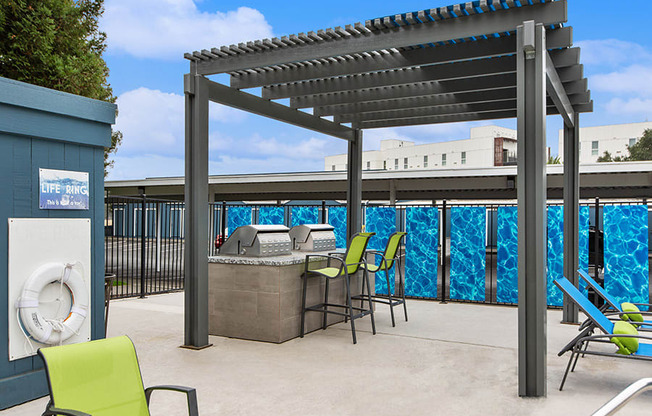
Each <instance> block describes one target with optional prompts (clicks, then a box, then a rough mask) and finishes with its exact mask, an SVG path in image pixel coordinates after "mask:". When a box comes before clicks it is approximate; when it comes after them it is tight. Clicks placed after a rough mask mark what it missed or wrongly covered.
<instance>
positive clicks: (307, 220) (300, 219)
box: [292, 207, 319, 227]
mask: <svg viewBox="0 0 652 416" xmlns="http://www.w3.org/2000/svg"><path fill="white" fill-rule="evenodd" d="M318 223H319V208H317V207H292V227H294V226H295V225H301V224H318Z"/></svg>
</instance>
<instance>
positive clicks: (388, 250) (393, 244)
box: [380, 231, 407, 270]
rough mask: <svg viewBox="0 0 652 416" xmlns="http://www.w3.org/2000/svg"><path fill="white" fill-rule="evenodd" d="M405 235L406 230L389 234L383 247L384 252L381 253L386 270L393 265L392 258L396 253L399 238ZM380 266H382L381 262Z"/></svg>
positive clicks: (399, 243)
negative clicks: (385, 263)
mask: <svg viewBox="0 0 652 416" xmlns="http://www.w3.org/2000/svg"><path fill="white" fill-rule="evenodd" d="M406 235H407V233H406V232H402V231H399V232H395V233H394V234H392V235H390V236H389V239H388V240H387V246H386V247H385V252H384V253H383V256H384V257H385V261H386V262H387V270H389V269H391V268H392V266H393V265H394V259H396V253H397V252H398V248H399V247H400V245H401V239H402V238H403V237H405V236H406ZM380 267H381V268H384V266H383V265H382V264H381V265H380Z"/></svg>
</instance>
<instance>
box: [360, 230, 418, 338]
mask: <svg viewBox="0 0 652 416" xmlns="http://www.w3.org/2000/svg"><path fill="white" fill-rule="evenodd" d="M406 235H407V233H405V232H395V233H394V234H392V235H390V236H389V238H388V239H387V246H385V251H384V252H382V253H381V252H380V251H375V250H367V253H371V254H373V255H374V256H375V257H376V258H378V257H380V262H379V264H378V265H376V264H370V263H366V264H364V265H363V266H362V267H365V268H366V269H367V270H368V271H369V272H371V273H377V272H378V271H384V272H385V279H387V295H383V294H381V295H378V294H377V295H372V296H371V299H372V301H374V302H377V303H382V304H385V305H389V312H390V314H391V316H392V326H396V323H395V321H394V306H398V305H400V304H403V314H404V315H405V321H406V322H407V320H408V316H407V305H406V303H405V283H404V281H403V274H402V273H401V256H400V254H399V251H398V249H399V247H400V246H401V240H402V239H403V237H405V236H406ZM394 264H396V272H397V273H398V296H399V298H398V299H397V298H396V296H392V293H391V291H390V290H389V288H390V287H391V286H390V285H389V271H390V270H391V269H392V267H394ZM376 276H377V275H376ZM363 289H364V288H363ZM363 297H364V290H363V291H362V294H361V295H360V296H356V297H354V299H362V298H363Z"/></svg>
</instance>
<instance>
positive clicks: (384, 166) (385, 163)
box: [383, 160, 387, 170]
mask: <svg viewBox="0 0 652 416" xmlns="http://www.w3.org/2000/svg"><path fill="white" fill-rule="evenodd" d="M383 170H387V161H386V160H383Z"/></svg>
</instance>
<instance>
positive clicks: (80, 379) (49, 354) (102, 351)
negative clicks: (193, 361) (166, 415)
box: [38, 336, 199, 416]
mask: <svg viewBox="0 0 652 416" xmlns="http://www.w3.org/2000/svg"><path fill="white" fill-rule="evenodd" d="M38 354H39V355H40V356H41V358H43V362H44V363H45V372H46V375H47V379H48V387H49V389H50V402H49V403H48V405H47V406H46V409H45V412H43V416H48V415H69V416H84V415H93V416H113V415H115V416H123V415H139V416H140V415H142V416H148V415H149V399H150V396H151V394H152V392H153V391H154V390H173V391H178V392H181V393H185V394H186V395H187V397H188V414H189V415H190V416H198V415H199V411H198V410H197V393H196V391H195V389H193V388H189V387H182V386H155V387H149V388H147V389H144V388H143V379H142V377H141V375H140V366H139V365H138V357H136V350H135V349H134V344H133V343H132V342H131V340H130V339H129V338H128V337H126V336H121V337H115V338H107V339H100V340H96V341H90V342H84V343H80V344H69V345H62V346H57V347H48V348H40V349H39V350H38Z"/></svg>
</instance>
